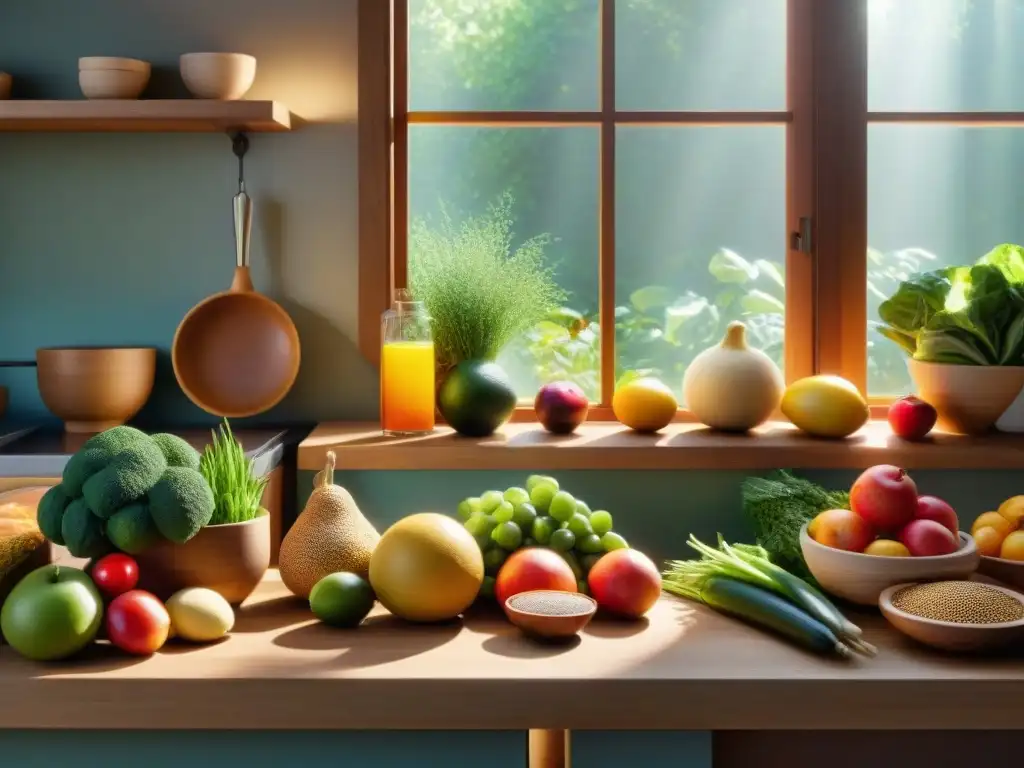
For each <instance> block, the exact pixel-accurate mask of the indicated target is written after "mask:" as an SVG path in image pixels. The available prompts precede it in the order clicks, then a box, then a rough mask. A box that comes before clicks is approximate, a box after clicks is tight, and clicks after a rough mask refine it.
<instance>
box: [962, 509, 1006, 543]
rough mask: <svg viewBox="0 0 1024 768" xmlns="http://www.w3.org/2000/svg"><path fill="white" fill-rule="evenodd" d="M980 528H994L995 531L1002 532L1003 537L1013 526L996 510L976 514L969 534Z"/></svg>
mask: <svg viewBox="0 0 1024 768" xmlns="http://www.w3.org/2000/svg"><path fill="white" fill-rule="evenodd" d="M982 528H995V529H996V530H997V531H999V532H1000V533H1002V535H1003V536H1004V537H1005V536H1006V534H1008V533H1009V532H1010V531H1012V530H1013V526H1012V525H1011V524H1010V521H1009V520H1007V519H1006V518H1005V517H1003V516H1002V515H1000V514H999V513H998V512H983V513H982V514H980V515H978V519H977V520H975V521H974V524H973V525H972V526H971V536H973V535H974V534H975V532H977V531H978V530H980V529H982Z"/></svg>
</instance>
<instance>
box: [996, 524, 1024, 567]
mask: <svg viewBox="0 0 1024 768" xmlns="http://www.w3.org/2000/svg"><path fill="white" fill-rule="evenodd" d="M999 556H1000V557H1002V558H1004V559H1006V560H1017V561H1019V562H1024V531H1014V532H1013V533H1011V534H1010V535H1009V536H1007V537H1006V538H1005V539H1003V546H1002V547H1000V549H999Z"/></svg>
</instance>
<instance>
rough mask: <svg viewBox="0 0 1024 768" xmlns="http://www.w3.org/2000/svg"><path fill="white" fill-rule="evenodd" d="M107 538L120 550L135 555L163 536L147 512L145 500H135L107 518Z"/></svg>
mask: <svg viewBox="0 0 1024 768" xmlns="http://www.w3.org/2000/svg"><path fill="white" fill-rule="evenodd" d="M107 538H108V539H110V543H111V544H113V545H114V546H115V547H117V548H118V549H119V550H121V551H122V552H127V553H128V554H129V555H137V554H140V553H141V552H145V551H146V550H147V549H149V548H150V547H151V546H153V545H154V544H156V543H157V542H158V541H160V540H161V539H162V538H163V537H162V536H161V535H160V531H158V530H157V528H156V524H155V523H154V522H153V518H152V516H151V515H150V514H149V506H148V505H147V504H146V503H145V501H137V502H135V503H134V504H129V505H128V506H127V507H122V508H121V509H119V510H118V511H117V512H115V513H114V515H113V516H112V517H111V518H110V519H109V520H107Z"/></svg>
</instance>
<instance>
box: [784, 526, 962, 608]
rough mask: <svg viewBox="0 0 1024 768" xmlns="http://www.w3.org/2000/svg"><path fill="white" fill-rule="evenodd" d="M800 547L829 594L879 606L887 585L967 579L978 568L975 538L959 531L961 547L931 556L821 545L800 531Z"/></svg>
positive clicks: (809, 567) (817, 579) (811, 568)
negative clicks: (893, 554)
mask: <svg viewBox="0 0 1024 768" xmlns="http://www.w3.org/2000/svg"><path fill="white" fill-rule="evenodd" d="M800 550H801V552H803V555H804V560H806V561H807V568H808V569H809V570H810V572H811V575H812V576H813V577H814V578H815V580H816V581H817V582H818V583H819V584H820V585H821V587H822V588H823V589H824V590H825V591H826V592H828V593H829V594H830V595H835V596H836V597H839V598H842V599H843V600H849V601H850V602H851V603H857V604H858V605H878V598H879V595H881V593H882V591H883V590H884V589H886V587H889V586H892V585H893V584H903V583H906V582H915V581H940V580H942V579H965V578H967V577H968V576H970V575H971V574H972V573H974V572H975V571H976V570H977V569H978V561H979V559H980V557H979V555H978V548H977V546H975V544H974V539H973V538H972V537H971V536H970V535H969V534H966V533H964V532H963V531H960V549H958V550H957V551H956V552H954V553H952V554H950V555H934V556H931V557H883V556H881V555H865V554H863V553H862V552H847V551H846V550H843V549H834V548H832V547H826V546H825V545H824V544H819V543H818V542H816V541H815V540H814V539H812V538H811V537H810V535H808V533H807V526H806V525H805V526H804V527H803V528H802V529H801V530H800Z"/></svg>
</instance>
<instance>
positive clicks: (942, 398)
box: [878, 244, 1024, 434]
mask: <svg viewBox="0 0 1024 768" xmlns="http://www.w3.org/2000/svg"><path fill="white" fill-rule="evenodd" d="M878 311H879V316H880V317H881V319H882V321H883V323H884V325H882V326H881V327H880V328H879V332H880V333H881V334H882V335H883V336H885V337H886V338H889V339H891V340H892V341H894V342H896V343H897V344H899V345H900V346H901V347H902V348H903V349H904V350H905V351H906V352H907V354H908V356H909V361H908V365H909V368H910V375H911V377H912V378H913V379H914V383H915V384H916V385H917V390H918V394H919V395H920V396H921V397H922V398H923V399H925V400H926V401H928V402H929V403H931V404H932V405H933V406H934V407H935V409H936V410H937V411H938V414H939V425H940V426H942V427H943V428H944V429H947V430H949V431H952V432H960V433H963V434H979V433H983V432H986V431H988V430H989V429H991V428H992V426H993V425H994V424H995V423H996V421H997V420H998V419H999V418H1000V416H1002V414H1003V413H1004V412H1005V411H1006V410H1007V408H1008V407H1010V405H1011V403H1013V402H1014V400H1015V399H1016V398H1017V397H1018V395H1020V394H1021V390H1022V387H1024V248H1021V247H1020V246H1017V245H1009V244H1007V245H1001V246H998V247H997V248H995V249H993V250H992V251H991V252H990V253H988V254H986V255H985V256H983V257H982V258H981V259H980V260H979V261H978V262H977V263H976V264H974V265H973V266H961V267H947V268H945V269H938V270H934V271H931V272H922V273H919V274H916V275H912V276H911V277H909V278H908V279H907V280H905V281H903V282H902V283H900V286H899V288H898V289H897V291H896V293H895V294H893V296H891V297H890V298H889V299H887V300H886V301H884V302H882V304H881V306H880V307H879V310H878Z"/></svg>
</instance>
